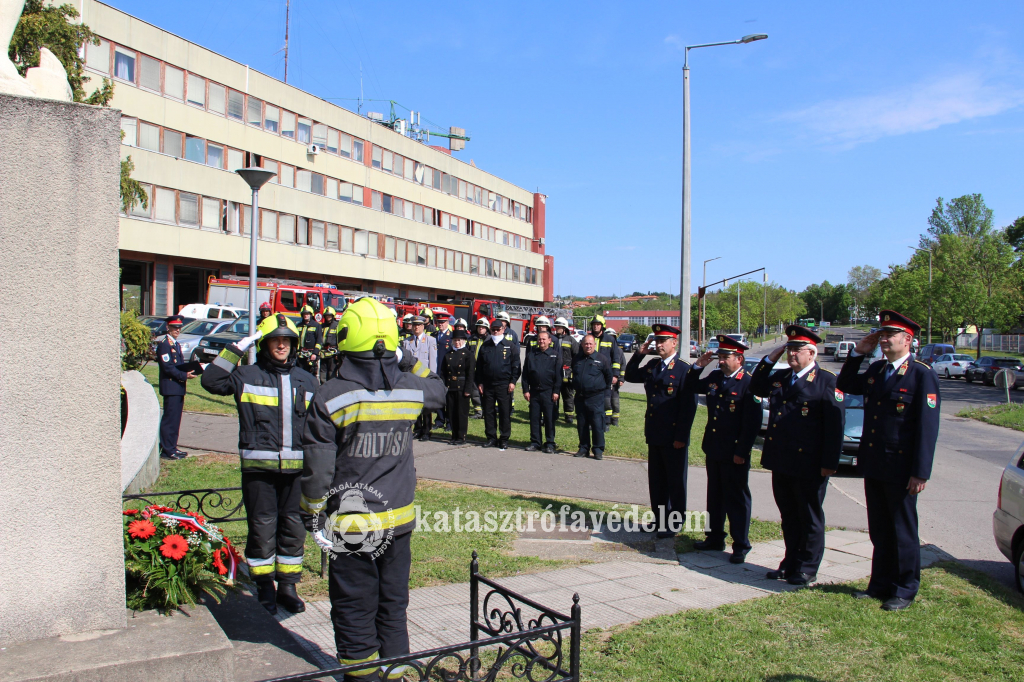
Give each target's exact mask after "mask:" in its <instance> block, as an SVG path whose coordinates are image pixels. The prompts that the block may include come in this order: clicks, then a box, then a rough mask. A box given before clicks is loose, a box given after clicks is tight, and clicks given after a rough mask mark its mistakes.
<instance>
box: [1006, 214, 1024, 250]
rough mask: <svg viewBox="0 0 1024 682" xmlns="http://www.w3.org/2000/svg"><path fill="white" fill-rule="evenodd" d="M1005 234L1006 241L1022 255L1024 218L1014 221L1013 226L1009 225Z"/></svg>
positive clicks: (1023, 247)
mask: <svg viewBox="0 0 1024 682" xmlns="http://www.w3.org/2000/svg"><path fill="white" fill-rule="evenodd" d="M1004 232H1005V233H1006V241H1008V242H1009V243H1010V246H1012V247H1013V250H1014V251H1015V252H1017V253H1020V252H1021V251H1024V216H1021V217H1019V218H1017V219H1016V220H1014V221H1013V224H1012V225H1009V226H1008V227H1007V228H1006V229H1005V230H1004Z"/></svg>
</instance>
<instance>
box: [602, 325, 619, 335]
mask: <svg viewBox="0 0 1024 682" xmlns="http://www.w3.org/2000/svg"><path fill="white" fill-rule="evenodd" d="M605 331H606V332H608V333H609V334H611V335H612V336H618V335H619V333H618V332H617V331H615V330H614V329H612V328H611V327H608V328H607V329H605Z"/></svg>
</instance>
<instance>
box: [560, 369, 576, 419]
mask: <svg viewBox="0 0 1024 682" xmlns="http://www.w3.org/2000/svg"><path fill="white" fill-rule="evenodd" d="M575 397H576V389H574V388H573V387H572V383H570V381H569V378H568V377H566V378H565V381H563V382H562V412H563V413H564V414H565V415H566V416H567V417H568V416H571V415H572V413H573V412H575V411H576V405H575V400H574V399H575Z"/></svg>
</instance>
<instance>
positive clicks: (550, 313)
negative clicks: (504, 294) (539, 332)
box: [505, 305, 572, 339]
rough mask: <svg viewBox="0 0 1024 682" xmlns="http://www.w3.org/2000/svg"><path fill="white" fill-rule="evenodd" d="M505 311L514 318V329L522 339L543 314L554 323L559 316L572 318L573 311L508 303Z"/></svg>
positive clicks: (567, 318)
mask: <svg viewBox="0 0 1024 682" xmlns="http://www.w3.org/2000/svg"><path fill="white" fill-rule="evenodd" d="M505 312H507V313H508V314H509V317H510V318H511V319H512V324H511V326H512V329H514V330H515V331H516V333H517V334H519V338H520V339H522V338H523V337H524V336H525V335H526V334H529V333H530V332H532V331H533V330H534V328H535V327H536V321H537V318H538V317H540V316H542V315H543V316H544V317H546V318H548V319H549V320H550V321H551V324H552V325H554V323H555V320H556V319H558V318H559V317H564V318H566V320H571V319H572V311H571V310H568V309H565V308H541V307H538V306H532V305H508V306H505Z"/></svg>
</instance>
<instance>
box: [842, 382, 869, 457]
mask: <svg viewBox="0 0 1024 682" xmlns="http://www.w3.org/2000/svg"><path fill="white" fill-rule="evenodd" d="M843 404H844V405H846V424H845V426H844V428H843V451H842V453H840V455H839V463H840V464H841V465H845V466H851V467H852V466H857V453H859V452H860V437H861V434H862V433H863V431H864V396H862V395H850V394H849V393H845V394H843Z"/></svg>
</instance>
